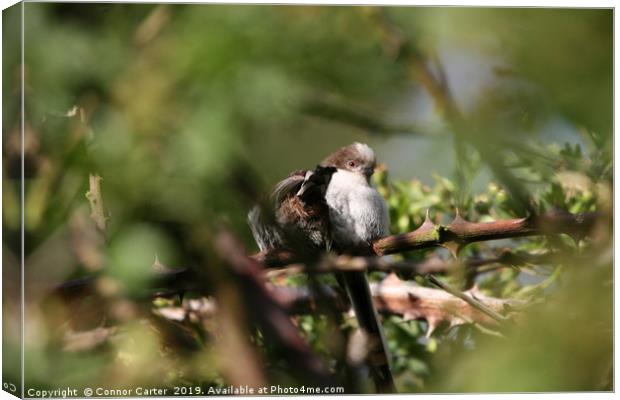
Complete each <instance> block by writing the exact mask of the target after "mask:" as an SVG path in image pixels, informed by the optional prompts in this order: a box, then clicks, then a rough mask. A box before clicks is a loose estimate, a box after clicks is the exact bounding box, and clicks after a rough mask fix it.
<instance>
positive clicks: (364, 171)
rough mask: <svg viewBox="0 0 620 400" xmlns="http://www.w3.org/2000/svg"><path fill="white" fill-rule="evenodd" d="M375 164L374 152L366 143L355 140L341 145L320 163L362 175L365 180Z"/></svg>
mask: <svg viewBox="0 0 620 400" xmlns="http://www.w3.org/2000/svg"><path fill="white" fill-rule="evenodd" d="M376 164H377V161H376V159H375V152H374V151H373V150H372V149H371V148H370V147H369V146H368V145H367V144H364V143H357V142H355V143H353V144H351V145H349V146H345V147H342V148H341V149H339V150H337V151H336V152H334V153H333V154H331V155H330V156H328V157H327V158H326V159H325V160H323V162H322V163H321V165H322V166H324V167H335V168H338V169H342V170H345V171H349V172H353V173H357V174H361V175H364V176H365V177H366V179H367V180H368V179H370V176H371V175H372V174H373V173H374V172H375V166H376Z"/></svg>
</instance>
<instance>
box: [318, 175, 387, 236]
mask: <svg viewBox="0 0 620 400" xmlns="http://www.w3.org/2000/svg"><path fill="white" fill-rule="evenodd" d="M325 199H326V201H327V205H328V206H329V217H330V222H331V225H332V238H333V240H334V242H335V244H336V245H338V246H340V247H343V248H348V247H351V246H359V245H367V244H369V243H370V242H371V241H373V240H375V239H378V238H380V237H383V236H386V235H388V234H389V225H390V223H389V215H388V210H387V206H386V204H385V201H384V200H383V198H382V197H381V195H380V194H379V192H377V190H376V189H375V188H373V187H372V186H370V185H369V184H368V182H367V181H366V178H365V177H364V176H363V175H361V174H356V173H353V172H349V171H345V170H341V169H339V170H338V171H337V172H336V173H335V174H334V175H333V176H332V178H331V181H330V183H329V186H328V187H327V192H326V193H325Z"/></svg>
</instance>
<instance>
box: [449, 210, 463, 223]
mask: <svg viewBox="0 0 620 400" xmlns="http://www.w3.org/2000/svg"><path fill="white" fill-rule="evenodd" d="M466 222H467V221H465V219H463V217H461V213H460V212H459V208H458V207H457V208H456V215H455V216H454V219H453V220H452V222H451V223H450V225H454V224H464V223H466Z"/></svg>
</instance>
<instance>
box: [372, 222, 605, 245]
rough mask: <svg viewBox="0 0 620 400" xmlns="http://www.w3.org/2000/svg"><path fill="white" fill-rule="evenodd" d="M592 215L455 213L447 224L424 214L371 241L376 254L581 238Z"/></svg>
mask: <svg viewBox="0 0 620 400" xmlns="http://www.w3.org/2000/svg"><path fill="white" fill-rule="evenodd" d="M596 215H597V214H595V213H584V214H570V213H568V212H565V211H557V212H551V213H547V214H543V215H540V216H532V217H529V218H517V219H510V220H500V221H494V222H469V221H465V220H464V219H463V218H462V217H461V216H460V215H459V214H458V213H457V215H456V217H455V218H454V220H453V221H452V222H451V223H450V224H448V225H441V224H434V223H433V222H432V221H431V220H430V218H428V217H427V219H426V221H424V223H423V224H422V226H420V227H419V228H418V229H416V230H415V231H413V232H408V233H403V234H400V235H392V236H387V237H384V238H382V239H379V240H377V241H375V242H374V243H373V250H374V252H375V254H377V255H386V254H393V253H401V252H404V251H410V250H418V249H425V248H429V247H435V246H443V247H446V248H449V249H450V250H453V251H458V250H460V248H462V247H463V246H464V245H466V244H469V243H474V242H481V241H487V240H497V239H507V238H516V237H523V236H536V235H554V234H560V233H566V234H569V235H571V236H572V237H574V238H582V237H584V236H585V235H586V233H587V232H588V231H589V230H590V229H591V228H592V226H593V224H594V222H595V219H596Z"/></svg>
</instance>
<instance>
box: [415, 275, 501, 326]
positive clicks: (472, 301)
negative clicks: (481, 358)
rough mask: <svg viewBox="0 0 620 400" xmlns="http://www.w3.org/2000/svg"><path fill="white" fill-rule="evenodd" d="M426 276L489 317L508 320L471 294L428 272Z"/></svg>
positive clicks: (498, 320)
mask: <svg viewBox="0 0 620 400" xmlns="http://www.w3.org/2000/svg"><path fill="white" fill-rule="evenodd" d="M426 277H427V279H428V280H429V281H430V282H431V283H432V284H434V285H436V286H438V287H440V288H441V289H443V290H445V291H446V292H448V293H450V294H451V295H453V296H456V297H458V298H459V299H461V300H463V301H465V302H467V304H469V305H470V306H472V307H474V308H475V309H476V310H479V311H481V312H483V313H485V314H486V315H488V316H489V317H491V318H493V319H494V320H495V321H497V322H498V323H499V324H504V323H505V322H506V321H507V320H508V319H507V318H506V317H504V316H503V315H500V314H498V313H496V312H495V311H493V310H491V309H490V308H489V307H487V306H485V305H484V304H482V303H480V302H479V301H477V300H475V299H474V298H473V297H470V296H468V295H466V294H465V293H462V292H460V291H458V290H456V289H454V288H453V287H451V286H449V285H447V284H445V283H443V282H441V281H440V280H438V279H437V278H435V277H434V276H433V275H431V274H428V275H427V276H426Z"/></svg>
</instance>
